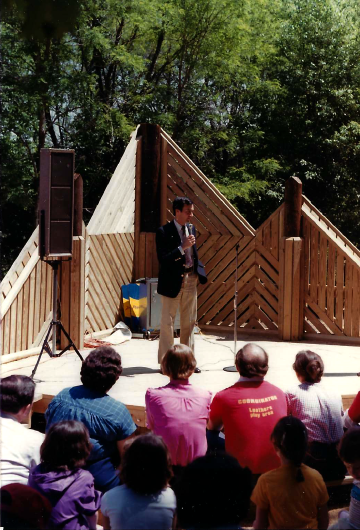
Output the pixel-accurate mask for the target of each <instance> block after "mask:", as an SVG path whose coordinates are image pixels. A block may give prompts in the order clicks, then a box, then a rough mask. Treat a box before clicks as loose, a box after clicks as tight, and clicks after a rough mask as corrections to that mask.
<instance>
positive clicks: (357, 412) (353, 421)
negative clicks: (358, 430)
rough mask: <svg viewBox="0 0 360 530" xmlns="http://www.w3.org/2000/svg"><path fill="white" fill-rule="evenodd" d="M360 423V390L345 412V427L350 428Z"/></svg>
mask: <svg viewBox="0 0 360 530" xmlns="http://www.w3.org/2000/svg"><path fill="white" fill-rule="evenodd" d="M359 423H360V392H358V393H357V395H356V397H355V399H354V401H353V402H352V404H351V406H350V408H348V410H347V411H346V412H345V419H344V427H345V428H346V429H350V428H351V427H355V426H356V425H359Z"/></svg>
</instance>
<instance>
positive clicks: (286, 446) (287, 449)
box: [271, 416, 308, 482]
mask: <svg viewBox="0 0 360 530" xmlns="http://www.w3.org/2000/svg"><path fill="white" fill-rule="evenodd" d="M271 441H272V443H273V444H274V447H275V450H276V451H277V452H279V453H281V455H282V456H283V457H285V458H286V460H288V461H289V462H290V463H291V464H293V465H294V466H295V467H297V468H298V470H297V473H296V480H297V481H298V482H302V481H303V480H304V476H303V474H302V472H301V469H300V466H301V464H302V462H303V460H304V458H305V454H306V449H307V445H308V435H307V430H306V427H305V425H304V424H303V422H302V421H300V420H299V419H298V418H295V417H294V416H285V417H284V418H281V419H280V420H279V421H278V422H277V424H276V425H275V427H274V430H273V432H272V434H271ZM279 456H280V455H279Z"/></svg>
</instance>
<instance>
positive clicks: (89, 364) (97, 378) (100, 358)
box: [80, 346, 122, 393]
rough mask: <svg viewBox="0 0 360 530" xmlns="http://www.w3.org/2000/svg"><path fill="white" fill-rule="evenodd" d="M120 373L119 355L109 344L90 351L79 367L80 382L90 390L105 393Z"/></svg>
mask: <svg viewBox="0 0 360 530" xmlns="http://www.w3.org/2000/svg"><path fill="white" fill-rule="evenodd" d="M121 373H122V366H121V357H120V355H119V354H118V353H117V352H116V351H115V350H114V348H111V347H110V346H100V348H96V349H95V350H93V351H91V352H90V353H89V355H88V356H87V357H86V359H85V361H84V362H83V364H82V367H81V372H80V375H81V382H82V384H83V385H84V386H86V387H87V388H90V390H94V391H95V392H101V393H105V392H107V391H108V390H110V388H111V387H112V386H113V385H114V384H115V383H116V381H117V380H118V379H119V377H120V375H121Z"/></svg>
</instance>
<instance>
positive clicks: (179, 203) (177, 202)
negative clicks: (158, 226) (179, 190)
mask: <svg viewBox="0 0 360 530" xmlns="http://www.w3.org/2000/svg"><path fill="white" fill-rule="evenodd" d="M185 204H190V205H191V204H194V203H193V202H192V200H191V199H189V198H188V197H176V199H174V202H173V213H174V215H175V211H176V210H180V212H182V210H183V208H184V206H185Z"/></svg>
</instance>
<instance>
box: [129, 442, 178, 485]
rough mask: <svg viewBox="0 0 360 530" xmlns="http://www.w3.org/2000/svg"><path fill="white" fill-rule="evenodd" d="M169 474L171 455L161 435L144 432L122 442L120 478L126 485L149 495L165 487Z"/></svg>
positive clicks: (170, 474) (170, 473) (170, 470)
mask: <svg viewBox="0 0 360 530" xmlns="http://www.w3.org/2000/svg"><path fill="white" fill-rule="evenodd" d="M171 477H172V469H171V458H170V454H169V450H168V448H167V447H166V445H165V443H164V441H163V439H162V438H161V436H156V435H155V434H144V435H142V436H136V437H135V438H132V439H131V440H129V441H128V442H126V444H125V447H124V454H123V456H122V461H121V468H120V478H121V481H122V482H123V483H124V484H126V485H127V487H128V488H130V489H132V490H133V491H135V492H136V493H139V494H141V495H151V494H153V493H157V492H159V491H161V490H163V489H164V488H166V486H167V485H168V483H169V480H170V478H171Z"/></svg>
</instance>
